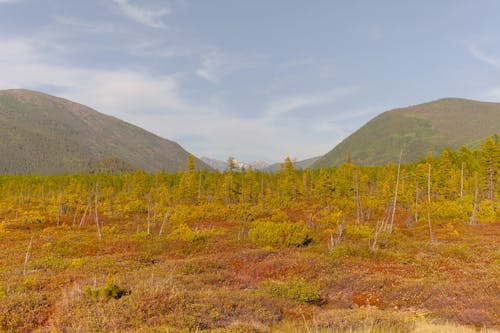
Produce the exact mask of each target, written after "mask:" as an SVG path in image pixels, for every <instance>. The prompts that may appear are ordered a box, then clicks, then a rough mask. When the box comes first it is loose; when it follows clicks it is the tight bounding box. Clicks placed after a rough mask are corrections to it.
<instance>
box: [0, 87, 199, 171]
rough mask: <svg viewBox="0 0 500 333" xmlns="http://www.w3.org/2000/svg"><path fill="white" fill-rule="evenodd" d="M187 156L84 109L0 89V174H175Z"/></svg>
mask: <svg viewBox="0 0 500 333" xmlns="http://www.w3.org/2000/svg"><path fill="white" fill-rule="evenodd" d="M188 155H189V153H188V152H187V151H185V150H184V149H183V148H182V147H181V146H180V145H178V144H177V143H175V142H172V141H169V140H166V139H163V138H160V137H159V136H156V135H154V134H152V133H149V132H147V131H145V130H143V129H141V128H139V127H137V126H134V125H132V124H129V123H126V122H124V121H121V120H119V119H117V118H114V117H111V116H107V115H104V114H102V113H99V112H97V111H95V110H93V109H91V108H88V107H86V106H84V105H81V104H78V103H74V102H71V101H68V100H66V99H62V98H58V97H54V96H49V95H46V94H43V93H40V92H35V91H30V90H3V91H0V156H1V158H0V174H6V173H8V174H26V173H37V174H43V175H48V174H61V173H75V172H83V171H89V170H90V171H92V170H103V168H104V169H105V170H108V169H109V168H119V169H123V168H124V169H125V170H123V171H129V170H131V169H132V170H133V169H141V170H144V171H147V172H154V171H157V170H165V171H169V172H176V171H178V170H179V169H183V168H185V166H186V160H187V156H188ZM195 164H196V166H197V167H198V168H209V167H208V166H207V165H206V164H205V163H203V162H202V161H200V160H198V159H195Z"/></svg>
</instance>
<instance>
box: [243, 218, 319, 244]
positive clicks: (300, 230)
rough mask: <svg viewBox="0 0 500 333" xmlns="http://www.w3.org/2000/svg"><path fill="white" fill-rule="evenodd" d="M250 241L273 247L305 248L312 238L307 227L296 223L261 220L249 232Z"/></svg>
mask: <svg viewBox="0 0 500 333" xmlns="http://www.w3.org/2000/svg"><path fill="white" fill-rule="evenodd" d="M248 237H249V239H250V241H252V242H254V243H257V244H261V245H271V246H285V247H289V246H305V245H308V244H309V243H310V242H311V241H312V238H311V236H310V233H309V230H308V229H307V227H306V226H304V225H303V224H300V223H294V222H271V221H267V220H259V221H256V222H254V223H253V224H252V227H251V229H250V231H249V232H248Z"/></svg>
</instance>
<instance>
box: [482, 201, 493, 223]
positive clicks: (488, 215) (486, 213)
mask: <svg viewBox="0 0 500 333" xmlns="http://www.w3.org/2000/svg"><path fill="white" fill-rule="evenodd" d="M478 220H479V221H480V222H487V223H488V222H495V221H496V220H497V216H496V213H495V204H494V202H493V201H491V200H485V201H483V202H481V203H480V204H479V209H478Z"/></svg>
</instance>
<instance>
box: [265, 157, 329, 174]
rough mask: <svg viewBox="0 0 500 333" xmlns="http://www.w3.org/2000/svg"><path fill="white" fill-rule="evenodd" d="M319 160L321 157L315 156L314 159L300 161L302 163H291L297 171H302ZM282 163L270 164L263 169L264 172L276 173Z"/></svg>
mask: <svg viewBox="0 0 500 333" xmlns="http://www.w3.org/2000/svg"><path fill="white" fill-rule="evenodd" d="M320 158H321V156H316V157H311V158H308V159H305V160H302V161H294V162H293V166H294V167H295V169H297V170H299V169H302V170H303V169H307V168H309V167H310V166H312V165H313V164H314V162H316V161H317V160H319V159H320ZM282 163H283V162H282ZM282 163H274V164H271V165H270V166H268V167H267V168H265V169H264V171H267V172H276V171H278V170H279V169H280V164H282Z"/></svg>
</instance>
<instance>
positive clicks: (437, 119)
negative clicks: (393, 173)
mask: <svg viewBox="0 0 500 333" xmlns="http://www.w3.org/2000/svg"><path fill="white" fill-rule="evenodd" d="M496 133H500V103H489V102H479V101H473V100H466V99H459V98H446V99H440V100H437V101H433V102H430V103H425V104H420V105H416V106H411V107H407V108H401V109H395V110H391V111H387V112H384V113H382V114H381V115H379V116H377V117H375V118H374V119H372V120H370V121H369V122H368V123H366V124H365V125H364V126H363V127H361V128H360V129H359V130H358V131H356V132H354V133H353V134H352V135H350V136H349V137H348V138H346V139H345V140H344V141H342V142H341V143H340V144H338V145H337V146H336V147H335V148H333V149H332V150H331V151H330V152H328V153H327V154H326V155H324V156H323V157H322V158H321V159H319V160H318V161H317V162H316V163H314V164H313V167H314V168H321V167H330V166H333V165H338V164H339V163H342V162H343V161H345V160H346V156H350V158H351V160H352V161H353V162H354V163H355V164H359V165H381V164H385V163H388V162H391V161H392V162H397V160H398V157H399V152H400V150H401V149H403V151H404V162H412V161H416V160H418V159H419V158H422V157H424V156H426V154H427V153H428V152H432V153H433V154H439V153H440V152H441V151H442V150H443V148H451V149H456V148H458V147H460V146H463V145H474V144H476V143H477V142H478V141H480V140H481V139H484V138H485V137H488V136H492V135H494V134H496Z"/></svg>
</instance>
